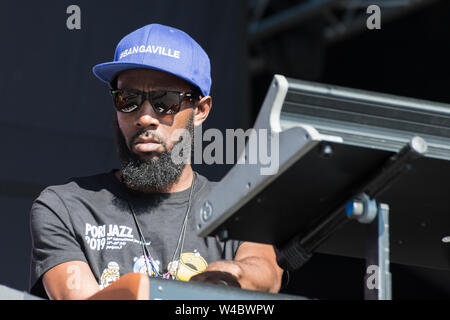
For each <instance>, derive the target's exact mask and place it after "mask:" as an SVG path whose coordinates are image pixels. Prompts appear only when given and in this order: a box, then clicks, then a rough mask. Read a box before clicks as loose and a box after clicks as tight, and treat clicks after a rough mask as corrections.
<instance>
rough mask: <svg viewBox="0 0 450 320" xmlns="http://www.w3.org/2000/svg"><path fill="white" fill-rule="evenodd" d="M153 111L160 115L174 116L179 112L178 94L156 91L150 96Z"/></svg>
mask: <svg viewBox="0 0 450 320" xmlns="http://www.w3.org/2000/svg"><path fill="white" fill-rule="evenodd" d="M151 99H152V101H151V103H152V106H153V109H154V110H155V111H156V112H158V113H161V114H175V113H177V112H178V111H179V110H180V94H179V93H178V92H170V91H156V92H154V94H153V95H152V98H151Z"/></svg>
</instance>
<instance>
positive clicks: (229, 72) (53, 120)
mask: <svg viewBox="0 0 450 320" xmlns="http://www.w3.org/2000/svg"><path fill="white" fill-rule="evenodd" d="M255 2H257V1H248V3H247V2H246V1H239V0H234V1H208V0H197V1H189V2H188V1H176V0H165V1H138V0H130V1H127V2H126V3H124V2H122V1H121V2H119V1H116V0H112V1H108V2H104V1H102V2H100V1H86V0H82V1H76V2H72V1H64V0H61V1H59V0H58V1H56V0H54V1H51V0H46V1H39V2H33V1H29V2H13V1H8V2H4V3H2V9H3V10H2V11H1V12H0V18H1V19H0V30H1V34H2V40H3V45H2V50H1V51H0V61H1V63H2V72H1V73H0V90H1V91H2V105H1V108H2V110H1V113H0V143H1V146H2V147H3V148H2V157H1V158H0V208H1V212H2V216H3V217H2V218H3V222H2V232H1V233H0V250H1V252H2V256H1V257H2V258H1V264H0V284H4V285H7V286H10V287H12V288H16V289H20V290H27V289H28V279H29V262H30V241H31V240H30V235H29V224H28V218H29V210H30V208H31V204H32V202H33V200H34V199H35V198H36V197H37V196H38V195H39V192H40V191H41V190H42V189H43V188H44V187H45V186H48V185H53V184H59V183H63V182H64V181H66V180H67V179H68V178H70V177H73V176H84V175H90V174H94V173H98V172H104V171H109V170H110V169H111V168H113V167H118V161H117V157H116V153H115V147H114V143H113V129H112V121H113V117H114V112H113V110H112V106H111V101H110V97H109V93H108V91H107V86H106V85H105V84H103V83H101V82H100V81H99V80H97V78H95V76H94V75H93V74H92V72H91V69H92V66H94V65H95V64H97V63H100V62H106V61H110V60H112V57H113V54H114V50H115V46H116V44H117V43H118V41H119V40H120V39H121V38H122V37H123V36H124V35H126V34H127V33H129V32H131V31H133V30H135V29H137V28H139V27H141V26H143V25H146V24H149V23H154V22H157V23H162V24H168V25H171V26H174V27H177V28H180V29H182V30H184V31H186V32H187V33H189V34H190V35H191V36H193V37H194V38H195V39H196V40H198V42H199V43H200V44H201V45H202V46H203V47H204V48H205V50H206V51H207V52H208V54H209V56H210V59H211V63H212V77H213V85H212V93H211V95H212V97H213V111H212V113H211V115H210V117H209V118H208V121H207V123H206V124H205V125H204V129H207V128H219V129H220V130H224V129H225V128H244V129H246V128H249V127H251V125H252V124H253V121H254V119H255V118H256V115H257V113H258V111H259V108H260V106H261V103H262V100H263V99H264V96H265V93H266V90H267V88H268V85H269V83H270V81H271V79H272V77H273V74H274V73H281V74H284V75H286V76H289V77H293V78H299V79H304V80H314V81H318V82H324V83H332V84H336V85H340V86H346V87H352V88H359V89H367V90H371V91H378V92H385V93H392V94H397V95H403V96H408V97H415V98H421V99H429V100H434V101H440V102H444V103H450V90H449V89H448V85H449V83H450V62H449V57H450V45H449V43H448V39H449V38H450V23H449V21H450V2H449V1H436V2H435V4H433V5H429V6H426V7H423V8H420V9H418V10H415V11H412V12H410V13H408V14H405V15H403V16H399V17H397V18H396V19H392V20H391V21H388V22H383V20H382V29H381V30H373V31H368V30H365V31H362V32H360V33H356V34H353V35H352V36H349V37H347V38H345V39H340V40H339V41H328V42H327V41H325V40H324V39H323V36H322V34H323V33H322V32H323V28H324V25H325V21H324V18H323V17H322V16H321V15H315V16H312V17H311V18H310V19H306V20H305V21H304V22H303V23H301V24H297V25H295V26H293V27H291V28H287V29H286V30H283V32H279V33H276V34H274V35H272V36H270V37H267V38H265V39H263V40H261V41H259V42H258V41H257V42H251V43H250V41H249V39H248V24H249V21H250V18H251V15H252V14H251V10H250V8H251V4H252V3H255ZM267 2H268V3H269V4H268V6H267V8H266V10H265V11H264V15H263V17H264V16H270V15H271V14H276V13H277V12H279V11H282V10H284V9H286V8H289V6H292V5H294V4H297V3H301V2H302V1H288V0H283V1H267ZM303 2H306V1H303ZM72 4H76V5H78V6H79V7H80V8H81V30H68V29H67V27H66V19H67V17H68V16H69V15H68V14H67V13H66V8H67V7H68V6H69V5H72ZM248 4H250V5H249V6H248ZM382 10H383V9H382ZM196 169H197V170H198V171H200V172H201V173H202V174H204V175H206V176H207V177H209V178H210V179H212V180H219V179H220V178H221V177H222V176H223V175H224V174H225V173H226V172H227V170H228V169H229V166H225V165H211V166H208V165H200V166H196ZM449 198H450V187H449ZM449 227H450V226H449ZM391 271H392V274H393V285H394V290H393V296H394V299H421V298H423V299H426V298H449V297H450V274H449V272H448V271H446V270H431V269H425V268H419V267H408V266H401V265H395V264H393V265H392V266H391ZM363 274H364V261H362V260H359V259H354V258H347V257H338V256H331V255H325V254H316V255H315V256H314V257H313V258H312V260H311V261H310V262H309V263H308V264H307V265H305V267H304V268H303V269H301V270H299V271H298V272H295V273H294V274H292V275H291V281H290V283H289V286H288V287H287V288H286V289H285V290H284V292H287V293H293V294H301V295H304V296H308V297H313V298H322V299H362V298H363V286H362V276H363Z"/></svg>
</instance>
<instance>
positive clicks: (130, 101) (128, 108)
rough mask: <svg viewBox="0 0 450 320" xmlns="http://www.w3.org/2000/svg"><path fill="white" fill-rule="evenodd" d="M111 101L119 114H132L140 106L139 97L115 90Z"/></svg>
mask: <svg viewBox="0 0 450 320" xmlns="http://www.w3.org/2000/svg"><path fill="white" fill-rule="evenodd" d="M113 99H114V105H115V107H116V109H117V111H120V112H124V113H128V112H133V111H134V110H136V109H138V108H139V106H140V103H139V102H140V96H139V95H138V94H135V93H132V92H127V91H124V90H117V91H115V92H114V94H113Z"/></svg>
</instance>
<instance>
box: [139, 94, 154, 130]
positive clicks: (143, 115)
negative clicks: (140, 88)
mask: <svg viewBox="0 0 450 320" xmlns="http://www.w3.org/2000/svg"><path fill="white" fill-rule="evenodd" d="M136 126H137V127H139V128H146V127H151V126H153V127H157V126H159V120H158V114H157V113H156V112H155V110H153V108H152V106H151V104H150V102H149V101H148V100H145V101H144V102H143V103H142V106H141V107H140V108H139V110H138V117H137V119H136Z"/></svg>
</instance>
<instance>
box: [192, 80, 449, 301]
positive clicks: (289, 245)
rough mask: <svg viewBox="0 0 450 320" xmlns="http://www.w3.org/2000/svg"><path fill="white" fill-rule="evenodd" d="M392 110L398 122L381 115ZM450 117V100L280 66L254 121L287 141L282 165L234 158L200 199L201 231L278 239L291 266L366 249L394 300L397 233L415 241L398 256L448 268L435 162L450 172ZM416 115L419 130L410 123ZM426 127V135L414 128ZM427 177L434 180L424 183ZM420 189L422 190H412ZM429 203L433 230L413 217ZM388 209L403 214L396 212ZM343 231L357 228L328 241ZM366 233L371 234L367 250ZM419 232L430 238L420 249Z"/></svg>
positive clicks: (376, 283)
mask: <svg viewBox="0 0 450 320" xmlns="http://www.w3.org/2000/svg"><path fill="white" fill-rule="evenodd" d="M311 107H312V108H311ZM363 107H364V108H363ZM305 108H306V109H305ZM307 108H311V109H313V110H314V112H317V114H319V115H320V117H316V118H314V117H313V115H314V112H312V111H311V110H309V109H307ZM352 108H353V110H352ZM383 108H385V109H386V110H389V111H385V110H384V109H383ZM296 110H301V112H303V113H299V114H295V112H296ZM305 110H306V111H305ZM358 112H359V115H358ZM389 112H391V114H389ZM381 115H386V116H387V117H388V118H387V119H388V120H389V121H388V120H386V121H385V120H383V119H382V121H380V116H381ZM425 115H426V116H425ZM327 116H328V117H327ZM427 117H428V118H427ZM449 119H450V108H448V106H445V105H438V104H433V103H427V104H425V103H424V102H423V101H413V100H410V99H406V98H401V97H394V96H387V95H379V94H375V93H370V92H362V91H356V90H351V89H345V88H338V87H331V86H326V85H320V84H314V83H308V82H302V81H298V80H292V79H287V78H284V77H283V76H279V75H277V76H275V78H274V81H273V82H272V84H271V86H270V89H269V91H268V94H267V96H266V99H265V101H264V103H263V107H262V109H261V112H260V114H259V116H258V119H257V121H256V123H255V127H254V129H256V130H258V129H267V130H269V132H270V135H269V136H268V137H267V144H268V145H271V143H274V142H273V141H278V143H279V144H278V146H279V159H278V160H279V161H278V164H279V166H278V170H275V171H273V172H272V174H270V172H269V173H268V171H270V170H272V169H269V168H264V166H263V165H262V164H260V163H256V164H248V163H247V164H242V165H241V164H237V165H235V166H234V167H233V168H232V169H231V170H230V172H229V173H228V174H227V175H226V176H225V177H224V178H223V179H222V181H221V183H219V184H218V185H217V186H216V187H214V189H213V190H211V192H210V193H209V194H208V195H206V196H205V197H204V198H202V199H199V201H198V202H196V203H195V204H194V206H193V212H194V213H195V216H196V221H197V229H198V235H199V236H202V237H205V236H212V235H216V236H219V237H220V238H222V239H227V238H230V239H239V240H247V241H255V242H261V243H270V244H273V245H275V247H276V248H278V249H279V254H278V261H279V263H280V265H283V266H284V267H285V268H286V269H291V270H294V269H298V268H300V267H301V265H302V264H303V263H304V262H306V261H307V260H308V259H309V257H310V255H311V253H312V252H313V251H321V252H331V253H334V254H340V255H347V256H357V257H366V261H367V266H368V269H367V273H368V274H367V278H366V279H365V280H366V283H365V284H366V285H365V288H366V298H368V299H374V298H375V299H390V298H391V289H390V288H391V282H390V273H389V262H390V252H389V250H390V245H389V236H390V235H391V238H392V235H394V237H395V238H396V239H398V238H403V239H406V240H404V243H406V244H407V245H403V247H402V248H400V250H398V248H396V252H395V254H393V255H392V256H393V257H394V259H395V260H396V262H399V263H405V264H412V265H414V264H415V265H427V266H432V267H436V268H448V267H449V261H448V248H446V247H445V244H443V242H442V241H441V239H442V237H443V236H444V235H445V232H450V230H448V229H446V227H448V226H449V225H450V223H449V222H450V219H449V218H448V215H446V214H442V213H443V212H448V211H449V210H448V209H449V207H448V205H449V204H448V200H447V199H448V197H445V194H446V192H445V190H447V191H448V182H447V183H446V184H444V186H445V185H446V186H447V189H445V187H444V188H442V187H443V185H442V181H440V180H438V179H434V178H433V175H432V174H430V170H435V169H439V173H438V174H439V176H440V177H448V176H449V174H450V166H449V162H448V159H450V149H449V148H448V146H449V145H450V143H448V142H450V139H449V138H450V121H449ZM414 121H416V122H417V121H419V122H417V123H414ZM420 121H422V122H423V123H420ZM427 121H428V122H429V124H428V123H427ZM405 123H407V124H408V130H402V128H403V127H404V124H405ZM436 124H439V125H440V127H439V128H438V129H437V130H436ZM410 129H411V130H410ZM413 129H414V130H413ZM433 130H434V131H433ZM419 134H420V136H421V137H423V138H424V139H422V138H420V137H415V136H417V135H419ZM273 137H275V138H276V139H272V138H273ZM425 140H426V142H425ZM427 143H428V146H429V148H428V152H427ZM250 152H251V148H249V146H248V145H246V149H245V150H244V152H243V153H242V155H241V158H240V159H241V160H242V159H248V158H249V157H251V154H250ZM425 153H426V154H425ZM424 154H425V157H422V156H423V155H424ZM263 169H266V170H263ZM405 172H409V174H408V175H404V176H403V178H402V179H399V180H398V179H397V178H399V177H400V176H402V174H403V173H405ZM431 173H433V171H431ZM396 179H397V180H396ZM411 179H412V181H411ZM430 179H431V180H430ZM447 181H450V179H449V180H447ZM420 182H425V184H426V189H423V190H420V189H418V188H417V186H418V184H420ZM430 182H432V183H430ZM405 183H406V186H405ZM387 187H390V189H389V192H384V191H385V190H386V188H387ZM417 192H419V193H420V197H415V198H412V199H409V198H407V197H408V194H411V195H414V194H415V193H417ZM447 193H448V192H447ZM424 206H425V207H426V208H428V212H427V213H428V215H427V218H428V220H427V221H431V219H432V220H433V221H432V222H429V225H430V226H432V231H433V232H434V234H430V233H429V232H421V233H416V232H414V233H413V234H411V233H410V230H413V231H415V229H417V226H416V223H417V221H416V220H414V219H411V218H410V217H411V216H417V215H420V214H423V213H424V210H423V208H424ZM366 207H372V208H375V213H374V212H373V211H374V210H368V211H366V210H363V209H367V208H366ZM389 207H391V208H394V212H395V215H391V217H389ZM399 208H400V210H399ZM405 208H406V209H405ZM415 211H416V212H415ZM346 212H347V214H346ZM408 214H409V216H408ZM350 217H358V218H357V219H349V218H350ZM375 218H376V220H375ZM420 218H422V217H421V216H420ZM352 220H353V221H352ZM358 220H359V221H360V222H365V223H368V227H361V226H362V225H361V224H360V223H359V222H357V221H358ZM371 221H373V222H372V223H370V222H371ZM399 221H400V222H399ZM392 222H394V225H395V230H394V231H395V232H394V233H392V228H389V226H390V225H391V226H392ZM342 229H345V230H346V232H345V233H344V234H343V235H342V233H341V234H340V238H339V237H337V238H338V239H339V240H338V241H336V242H335V243H334V241H333V243H332V245H331V246H330V245H329V244H330V242H331V241H325V240H326V239H329V238H330V237H333V239H336V236H339V232H340V231H339V230H342ZM389 229H391V234H389ZM349 230H350V231H349ZM430 230H431V228H430ZM430 230H428V231H430ZM364 239H369V240H371V241H369V246H368V247H365V246H364V245H363V244H362V243H364V241H363V240H364ZM416 240H419V241H421V243H422V246H415V245H414V244H415V241H416ZM395 244H398V242H397V241H396V242H395ZM327 245H328V248H327ZM323 248H325V249H323ZM330 248H331V249H330ZM412 250H414V252H412ZM424 255H428V256H427V259H424ZM371 267H376V268H371Z"/></svg>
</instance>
